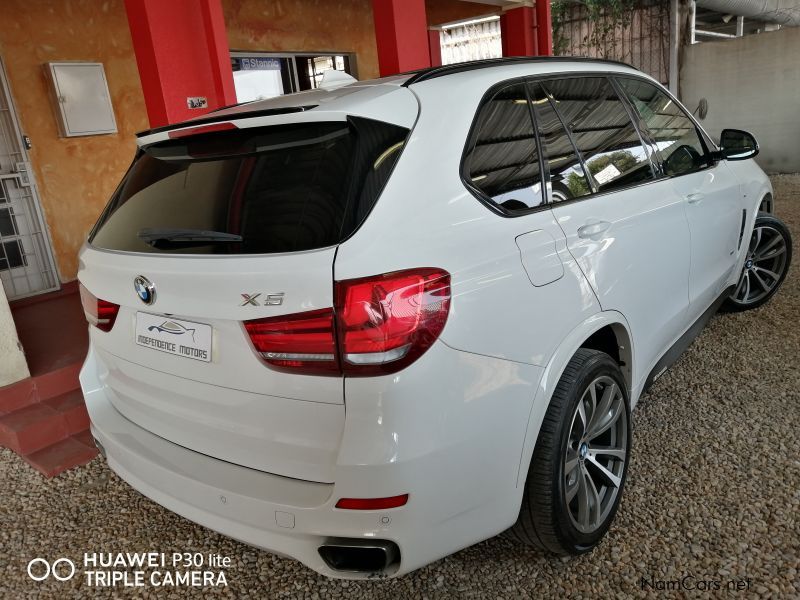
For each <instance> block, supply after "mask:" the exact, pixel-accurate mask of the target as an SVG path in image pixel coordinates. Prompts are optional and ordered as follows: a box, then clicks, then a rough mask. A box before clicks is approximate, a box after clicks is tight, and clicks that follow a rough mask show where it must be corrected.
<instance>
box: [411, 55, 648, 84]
mask: <svg viewBox="0 0 800 600" xmlns="http://www.w3.org/2000/svg"><path fill="white" fill-rule="evenodd" d="M570 62H588V63H603V64H614V65H622V66H624V67H630V68H631V69H635V68H636V67H634V66H632V65H629V64H628V63H625V62H622V61H619V60H607V59H603V58H590V57H588V56H511V57H505V58H487V59H484V60H473V61H469V62H461V63H455V64H451V65H442V66H441V67H431V68H429V69H419V70H417V71H409V72H408V73H406V74H408V75H411V77H409V78H408V79H407V80H406V81H405V82H403V86H404V87H408V86H410V85H414V84H415V83H419V82H421V81H428V80H429V79H436V78H437V77H444V76H445V75H452V74H454V73H464V72H465V71H475V70H478V69H488V68H489V67H500V66H503V65H508V64H517V63H532V64H535V63H570Z"/></svg>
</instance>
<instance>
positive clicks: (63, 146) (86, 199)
mask: <svg viewBox="0 0 800 600" xmlns="http://www.w3.org/2000/svg"><path fill="white" fill-rule="evenodd" d="M0 24H2V25H0V56H2V58H3V61H4V63H5V66H6V72H7V74H8V78H9V81H10V84H11V93H12V94H13V96H14V100H15V102H16V105H17V110H18V117H19V119H20V122H21V125H22V130H23V132H24V133H25V134H27V135H28V136H30V138H31V141H32V142H33V148H32V149H31V150H30V152H29V154H30V159H31V162H32V163H33V166H34V170H35V171H34V172H35V174H36V179H37V182H38V184H39V193H40V195H41V200H42V207H43V209H44V213H45V218H46V219H47V223H48V224H49V226H50V233H51V236H52V240H53V250H54V252H55V255H56V261H57V263H58V269H59V272H60V275H61V279H62V280H63V281H69V280H71V279H74V278H75V274H76V272H77V268H78V258H77V252H78V249H79V248H80V246H81V244H82V243H83V241H84V240H85V239H86V234H87V232H88V231H89V229H91V227H92V225H93V224H94V222H95V220H96V219H97V216H98V215H99V214H100V211H101V210H102V208H103V206H105V204H106V202H107V200H108V197H109V196H110V195H111V193H112V192H113V191H114V188H115V187H116V186H117V183H118V182H119V179H120V177H121V175H122V173H124V172H125V169H126V168H127V167H128V164H129V163H130V161H131V158H132V157H133V153H134V150H135V143H134V137H133V136H134V133H135V132H136V131H138V130H141V129H146V128H147V116H146V114H145V108H144V99H143V97H142V92H141V87H140V84H139V73H138V71H137V70H136V61H135V59H134V57H133V48H132V46H131V36H130V33H129V31H128V21H127V18H126V17H125V7H124V6H123V3H122V0H59V1H58V2H52V1H48V0H0ZM69 60H80V61H92V62H102V63H103V64H104V65H105V72H106V79H107V80H108V85H109V90H110V92H111V101H112V103H113V105H114V114H115V115H116V119H117V128H118V129H119V133H116V134H111V135H101V136H90V137H79V138H59V137H58V126H57V124H56V120H55V117H54V115H53V110H52V108H51V106H50V99H49V88H48V86H47V84H46V80H45V77H44V69H43V67H42V65H43V64H44V63H46V62H52V61H69Z"/></svg>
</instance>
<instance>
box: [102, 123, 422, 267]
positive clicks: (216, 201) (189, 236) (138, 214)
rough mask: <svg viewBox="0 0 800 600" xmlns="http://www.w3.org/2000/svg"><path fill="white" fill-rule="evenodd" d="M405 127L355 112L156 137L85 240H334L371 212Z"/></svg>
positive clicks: (189, 250)
mask: <svg viewBox="0 0 800 600" xmlns="http://www.w3.org/2000/svg"><path fill="white" fill-rule="evenodd" d="M407 135H408V130H407V129H405V128H402V127H398V126H395V125H390V124H388V123H383V122H379V121H373V120H370V119H361V118H356V117H351V118H349V119H348V120H347V121H341V122H320V123H297V124H292V125H279V126H272V127H267V128H252V129H236V130H230V131H217V132H215V133H208V134H200V135H195V136H190V137H186V138H179V139H174V140H168V141H165V142H160V143H157V144H153V145H151V146H149V147H147V148H145V149H144V150H140V151H139V153H138V154H137V156H136V158H135V159H134V162H133V165H132V166H131V168H130V169H129V171H128V173H127V174H126V176H125V178H124V179H123V181H122V183H121V184H120V186H119V188H118V189H117V191H116V192H115V194H114V196H113V197H112V198H111V201H110V202H109V204H108V206H107V207H106V209H105V211H104V212H103V214H102V216H101V217H100V220H99V221H98V223H97V225H95V228H94V230H93V231H92V234H91V235H90V237H89V242H90V243H91V244H92V245H93V246H95V247H98V248H104V249H108V250H120V251H125V252H151V253H152V252H155V253H169V254H270V253H275V252H297V251H301V250H313V249H315V248H324V247H326V246H331V245H335V244H338V243H339V242H341V241H343V240H344V239H346V238H347V237H349V236H350V235H351V234H352V233H353V232H354V231H355V230H356V229H357V228H358V226H359V225H360V224H361V222H362V221H363V220H364V218H365V217H366V216H367V215H368V214H369V211H370V210H371V209H372V207H373V205H374V204H375V201H376V200H377V198H378V196H379V195H380V193H381V190H382V189H383V187H384V185H385V184H386V181H387V179H388V178H389V175H390V173H391V171H392V168H393V166H394V164H395V162H396V161H397V158H398V157H399V155H400V151H401V149H402V147H403V144H404V142H405V139H406V136H407Z"/></svg>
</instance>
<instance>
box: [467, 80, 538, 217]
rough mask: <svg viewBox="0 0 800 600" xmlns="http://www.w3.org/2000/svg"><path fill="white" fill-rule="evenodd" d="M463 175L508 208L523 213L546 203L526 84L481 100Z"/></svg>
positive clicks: (478, 188) (502, 208)
mask: <svg viewBox="0 0 800 600" xmlns="http://www.w3.org/2000/svg"><path fill="white" fill-rule="evenodd" d="M462 174H463V177H464V180H465V181H466V182H467V183H468V184H469V185H471V186H472V187H473V188H476V189H477V190H478V191H480V192H481V194H482V195H483V196H484V197H485V199H487V200H488V201H489V202H491V203H492V204H493V205H495V206H497V207H499V208H500V209H501V210H502V211H503V212H506V213H509V214H515V213H516V214H520V213H524V212H526V211H529V210H531V209H533V208H536V207H538V206H540V205H541V204H542V203H543V202H544V195H543V191H542V173H541V169H540V164H539V152H538V149H537V147H536V134H535V133H534V131H533V119H532V117H531V110H530V106H529V104H528V95H527V92H526V89H525V84H524V83H516V84H512V85H509V86H507V87H504V88H502V89H500V90H499V91H498V92H496V93H495V94H494V95H493V96H492V97H491V98H490V99H489V100H488V101H486V102H484V103H483V104H482V105H481V107H480V109H479V110H478V114H477V116H476V119H475V124H474V125H473V137H472V141H471V144H470V149H469V150H468V152H467V154H466V155H465V157H464V164H463V173H462Z"/></svg>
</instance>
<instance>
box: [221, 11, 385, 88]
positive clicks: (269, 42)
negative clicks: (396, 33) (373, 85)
mask: <svg viewBox="0 0 800 600" xmlns="http://www.w3.org/2000/svg"><path fill="white" fill-rule="evenodd" d="M222 8H223V10H224V12H225V24H226V26H227V29H228V42H229V43H230V47H231V50H260V51H262V52H314V51H339V52H355V53H356V55H357V56H356V61H357V64H358V77H359V79H371V78H373V77H377V76H378V51H377V48H376V46H375V33H374V28H375V24H374V22H373V20H372V2H371V0H281V1H280V2H264V1H263V0H222Z"/></svg>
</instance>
